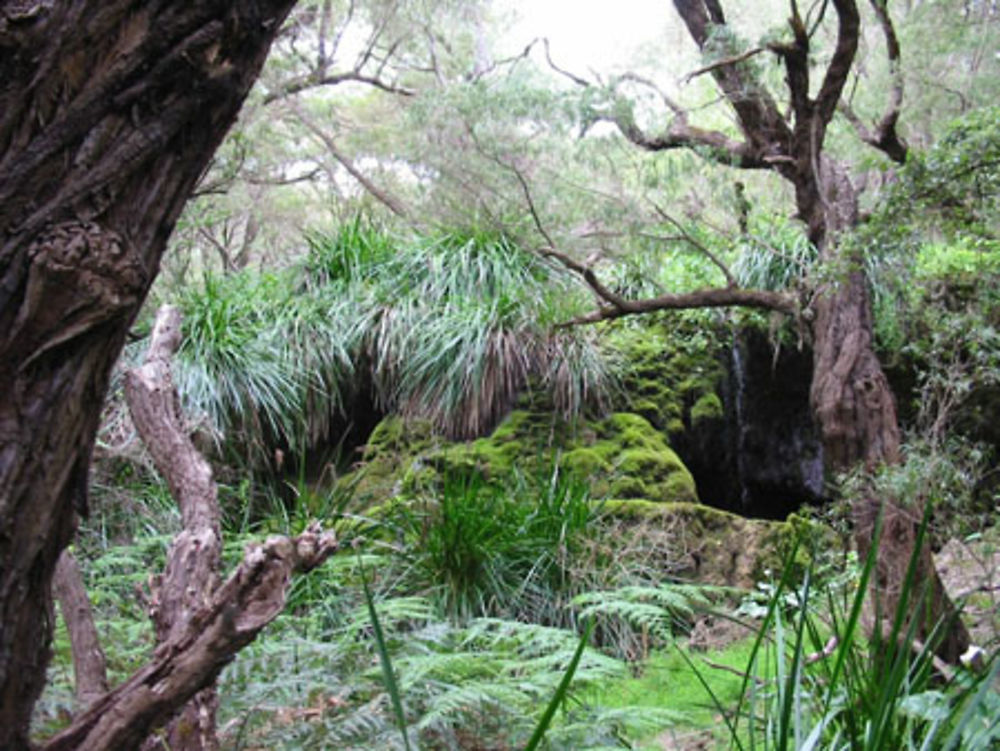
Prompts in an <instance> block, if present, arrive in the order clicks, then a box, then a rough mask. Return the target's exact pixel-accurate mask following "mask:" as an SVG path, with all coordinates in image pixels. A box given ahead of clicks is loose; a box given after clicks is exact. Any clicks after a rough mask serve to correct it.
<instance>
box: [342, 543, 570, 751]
mask: <svg viewBox="0 0 1000 751" xmlns="http://www.w3.org/2000/svg"><path fill="white" fill-rule="evenodd" d="M358 566H359V568H360V570H361V585H362V586H363V587H364V590H365V603H366V604H367V606H368V616H369V617H370V618H371V622H372V630H373V631H374V632H375V644H376V647H377V648H378V659H379V663H380V664H381V665H382V677H383V678H384V679H385V688H386V690H387V691H388V692H389V698H390V699H391V701H392V711H393V713H394V714H395V715H396V725H397V726H398V727H399V732H400V735H402V736H403V746H404V747H405V748H406V751H411V748H410V738H409V735H408V734H407V732H406V713H405V712H404V711H403V700H402V697H401V696H400V693H399V684H398V683H397V682H396V674H395V673H394V672H393V669H392V660H391V659H390V658H389V649H388V648H387V647H386V644H385V635H384V634H383V633H382V624H381V623H380V622H379V619H378V613H376V612H375V598H374V597H372V592H371V589H370V588H369V586H368V576H367V575H366V574H365V564H364V562H363V561H362V560H361V556H360V555H359V556H358ZM574 667H575V666H574Z"/></svg>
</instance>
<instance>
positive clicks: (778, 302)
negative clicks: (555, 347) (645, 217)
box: [561, 287, 798, 326]
mask: <svg viewBox="0 0 1000 751" xmlns="http://www.w3.org/2000/svg"><path fill="white" fill-rule="evenodd" d="M619 300H621V298H619ZM621 302H622V304H620V305H614V304H612V305H610V306H606V307H601V308H598V309H597V310H595V311H593V312H591V313H588V314H586V315H582V316H578V317H577V318H574V319H572V320H570V321H567V322H566V323H564V324H561V325H562V326H577V325H580V324H586V323H596V322H597V321H608V320H612V319H615V318H624V317H625V316H632V315H641V314H643V313H652V312H654V311H658V310H693V309H697V308H730V307H737V308H758V309H762V310H775V311H779V312H781V313H787V314H788V315H795V314H796V313H797V312H798V305H797V304H796V302H795V299H794V298H793V297H792V295H790V294H786V293H782V292H771V291H768V290H753V289H739V288H733V287H713V288H709V289H699V290H694V291H693V292H681V293H677V294H666V295H660V296H659V297H650V298H646V299H643V300H624V301H621Z"/></svg>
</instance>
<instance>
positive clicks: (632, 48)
mask: <svg viewBox="0 0 1000 751" xmlns="http://www.w3.org/2000/svg"><path fill="white" fill-rule="evenodd" d="M497 9H498V10H499V11H500V12H501V13H504V12H512V13H513V15H514V17H515V19H516V20H515V22H514V25H513V27H512V29H511V32H510V33H509V34H507V35H506V36H507V40H506V41H507V44H508V45H509V46H510V48H511V50H514V49H516V48H517V47H518V46H519V45H520V46H523V45H524V44H525V43H527V42H528V41H530V40H531V39H533V38H534V37H541V36H544V37H548V39H549V41H550V42H551V45H552V54H553V56H554V57H555V59H556V61H557V62H558V63H559V64H560V65H562V66H565V67H567V68H569V69H571V70H577V71H587V70H589V69H593V70H596V71H598V72H601V73H603V72H607V71H610V70H613V69H622V68H624V67H627V66H628V64H629V63H630V62H631V61H632V59H633V57H634V55H635V54H636V52H637V50H640V49H641V48H642V47H643V46H645V45H647V44H650V43H654V44H655V43H661V42H662V41H663V36H664V32H665V31H666V30H667V27H668V26H671V25H674V26H679V24H678V23H677V19H676V16H675V15H674V14H673V12H672V10H671V8H670V6H669V3H667V2H665V1H664V0H615V2H607V1H606V0H580V1H578V2H574V1H573V0H501V1H500V2H499V3H498V5H497Z"/></svg>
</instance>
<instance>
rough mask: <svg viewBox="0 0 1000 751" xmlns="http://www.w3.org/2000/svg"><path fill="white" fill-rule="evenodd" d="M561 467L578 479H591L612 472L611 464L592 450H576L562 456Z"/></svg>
mask: <svg viewBox="0 0 1000 751" xmlns="http://www.w3.org/2000/svg"><path fill="white" fill-rule="evenodd" d="M562 466H563V467H565V468H566V469H567V470H568V471H570V472H574V473H576V474H577V475H578V476H580V477H593V476H595V475H598V474H601V473H607V472H610V471H611V470H612V466H611V464H610V463H609V462H608V461H607V459H605V458H604V457H603V456H601V454H600V452H598V451H595V450H594V449H592V448H577V449H573V450H571V451H567V452H566V453H565V454H563V455H562Z"/></svg>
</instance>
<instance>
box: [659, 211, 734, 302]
mask: <svg viewBox="0 0 1000 751" xmlns="http://www.w3.org/2000/svg"><path fill="white" fill-rule="evenodd" d="M649 203H650V205H651V206H652V207H653V210H654V211H655V212H656V213H657V214H659V215H660V218H661V219H663V221H665V222H668V223H669V224H672V225H673V226H674V228H675V229H676V230H677V231H678V232H680V234H681V238H683V240H684V242H686V243H687V244H688V245H691V246H692V247H694V248H697V249H698V250H699V251H701V252H702V253H703V254H704V255H705V256H706V257H707V258H708V260H709V261H711V262H712V263H713V264H714V265H715V267H716V268H718V269H719V271H721V272H722V275H723V276H724V277H726V285H727V286H729V287H735V286H736V278H735V277H734V276H733V272H731V271H730V270H729V267H728V266H727V265H726V264H725V263H723V262H722V259H721V258H719V257H718V256H717V255H716V254H715V253H714V252H713V251H712V249H711V248H709V247H708V246H707V245H705V244H704V243H702V242H699V241H698V239H697V238H696V237H694V236H693V235H692V234H691V233H690V232H688V231H687V230H686V229H685V228H684V226H683V225H682V224H681V223H680V222H678V221H677V220H676V219H674V218H673V217H672V216H670V214H668V213H667V212H666V211H665V210H664V209H662V208H661V207H660V206H658V205H657V204H656V203H655V202H653V201H650V202H649Z"/></svg>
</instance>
